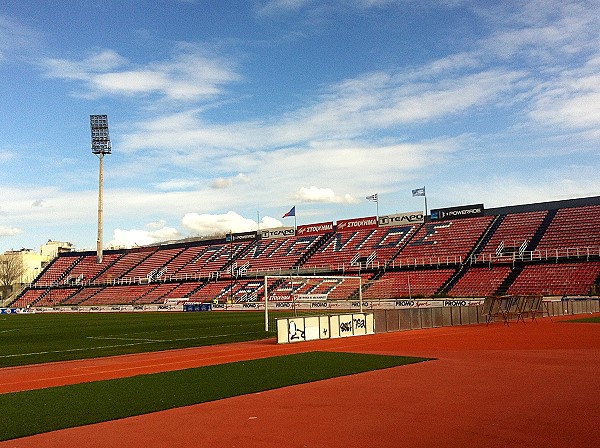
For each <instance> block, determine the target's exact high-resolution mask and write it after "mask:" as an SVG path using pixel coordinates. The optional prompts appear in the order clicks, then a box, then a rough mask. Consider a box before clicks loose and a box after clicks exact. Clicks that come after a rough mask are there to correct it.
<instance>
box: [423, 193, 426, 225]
mask: <svg viewBox="0 0 600 448" xmlns="http://www.w3.org/2000/svg"><path fill="white" fill-rule="evenodd" d="M423 193H424V194H423V198H424V199H425V215H424V218H426V217H427V191H426V190H425V186H423Z"/></svg>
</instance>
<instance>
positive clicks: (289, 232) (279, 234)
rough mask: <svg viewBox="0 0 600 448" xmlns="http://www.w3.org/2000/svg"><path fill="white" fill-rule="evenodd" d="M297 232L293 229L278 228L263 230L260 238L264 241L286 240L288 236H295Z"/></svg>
mask: <svg viewBox="0 0 600 448" xmlns="http://www.w3.org/2000/svg"><path fill="white" fill-rule="evenodd" d="M295 234H296V232H295V231H294V228H293V227H276V228H274V229H261V230H260V237H261V238H262V239H263V240H270V239H273V238H284V237H287V236H294V235H295Z"/></svg>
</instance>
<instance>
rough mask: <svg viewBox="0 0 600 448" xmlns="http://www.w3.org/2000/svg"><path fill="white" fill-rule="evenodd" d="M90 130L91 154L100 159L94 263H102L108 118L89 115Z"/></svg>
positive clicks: (109, 147)
mask: <svg viewBox="0 0 600 448" xmlns="http://www.w3.org/2000/svg"><path fill="white" fill-rule="evenodd" d="M90 127H91V129H92V153H93V154H95V155H96V156H98V158H99V159H100V173H99V176H98V239H97V240H96V261H97V262H98V263H102V233H103V229H102V226H103V224H102V214H103V202H104V156H105V155H106V154H110V153H111V149H112V148H111V144H110V137H109V135H108V116H107V115H90Z"/></svg>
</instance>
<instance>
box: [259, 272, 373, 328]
mask: <svg viewBox="0 0 600 448" xmlns="http://www.w3.org/2000/svg"><path fill="white" fill-rule="evenodd" d="M362 296H363V281H362V278H361V277H360V276H295V275H289V276H282V275H266V276H265V277H264V304H265V331H269V329H275V325H274V318H273V315H275V316H277V317H298V316H320V315H321V316H322V315H331V314H343V313H348V312H349V311H357V312H361V313H362V312H363V297H362ZM270 321H271V323H270Z"/></svg>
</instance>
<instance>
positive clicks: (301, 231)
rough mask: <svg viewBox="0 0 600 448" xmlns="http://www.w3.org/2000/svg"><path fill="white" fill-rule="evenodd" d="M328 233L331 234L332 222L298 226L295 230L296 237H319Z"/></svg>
mask: <svg viewBox="0 0 600 448" xmlns="http://www.w3.org/2000/svg"><path fill="white" fill-rule="evenodd" d="M329 232H333V221H329V222H320V223H318V224H308V225H304V226H298V228H297V229H296V235H298V236H308V235H320V234H323V233H329Z"/></svg>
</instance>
